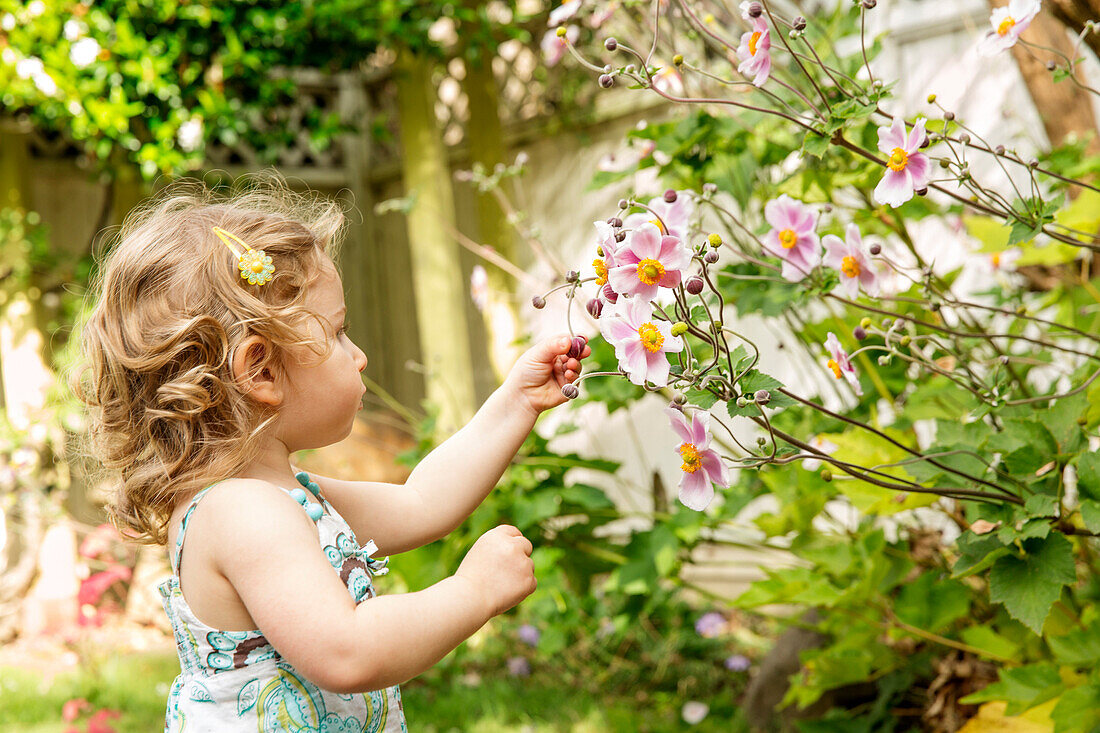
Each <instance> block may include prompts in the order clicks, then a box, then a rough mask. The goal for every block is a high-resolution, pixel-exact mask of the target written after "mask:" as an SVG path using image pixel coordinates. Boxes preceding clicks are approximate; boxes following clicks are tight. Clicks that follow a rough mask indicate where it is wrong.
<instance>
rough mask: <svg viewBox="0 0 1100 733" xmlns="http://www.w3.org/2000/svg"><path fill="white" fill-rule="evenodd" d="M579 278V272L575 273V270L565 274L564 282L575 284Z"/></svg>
mask: <svg viewBox="0 0 1100 733" xmlns="http://www.w3.org/2000/svg"><path fill="white" fill-rule="evenodd" d="M580 277H581V274H580V273H579V272H577V271H576V270H570V271H569V272H567V273H565V282H567V283H575V282H577V280H579V279H580Z"/></svg>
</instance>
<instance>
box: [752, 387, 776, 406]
mask: <svg viewBox="0 0 1100 733" xmlns="http://www.w3.org/2000/svg"><path fill="white" fill-rule="evenodd" d="M753 397H755V398H756V404H758V405H766V404H768V403H769V402H771V401H772V394H771V392H769V391H768V390H766V389H758V390H756V394H755V395H753Z"/></svg>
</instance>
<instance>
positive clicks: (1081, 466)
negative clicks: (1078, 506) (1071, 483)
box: [1076, 452, 1100, 501]
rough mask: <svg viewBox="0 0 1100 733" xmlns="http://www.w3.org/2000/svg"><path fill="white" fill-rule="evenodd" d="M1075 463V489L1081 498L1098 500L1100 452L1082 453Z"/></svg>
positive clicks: (1099, 490) (1099, 493)
mask: <svg viewBox="0 0 1100 733" xmlns="http://www.w3.org/2000/svg"><path fill="white" fill-rule="evenodd" d="M1076 465H1077V491H1078V493H1079V494H1080V496H1081V498H1082V499H1094V500H1096V501H1100V453H1092V452H1090V453H1082V454H1081V455H1080V456H1078V458H1077V464H1076Z"/></svg>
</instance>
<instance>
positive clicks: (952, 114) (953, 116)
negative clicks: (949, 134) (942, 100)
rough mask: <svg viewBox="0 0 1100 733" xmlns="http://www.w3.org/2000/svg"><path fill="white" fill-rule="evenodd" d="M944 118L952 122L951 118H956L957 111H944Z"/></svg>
mask: <svg viewBox="0 0 1100 733" xmlns="http://www.w3.org/2000/svg"><path fill="white" fill-rule="evenodd" d="M943 118H944V119H945V120H947V121H948V122H950V121H951V120H953V119H955V113H954V112H951V111H950V110H949V111H947V112H944V113H943Z"/></svg>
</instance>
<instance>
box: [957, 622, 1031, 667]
mask: <svg viewBox="0 0 1100 733" xmlns="http://www.w3.org/2000/svg"><path fill="white" fill-rule="evenodd" d="M960 636H962V640H963V641H965V642H966V643H967V644H968V645H970V646H972V647H974V648H975V649H978V650H980V651H983V652H985V653H987V654H989V655H990V656H991V657H992V658H993V659H998V660H999V659H1017V655H1018V654H1019V653H1020V645H1019V644H1017V643H1016V642H1014V641H1012V640H1011V639H1009V638H1008V637H1005V636H1002V635H1000V634H998V633H997V632H996V631H994V630H993V629H991V628H989V627H988V626H967V627H966V628H965V629H963V630H962V632H961V633H960Z"/></svg>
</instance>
